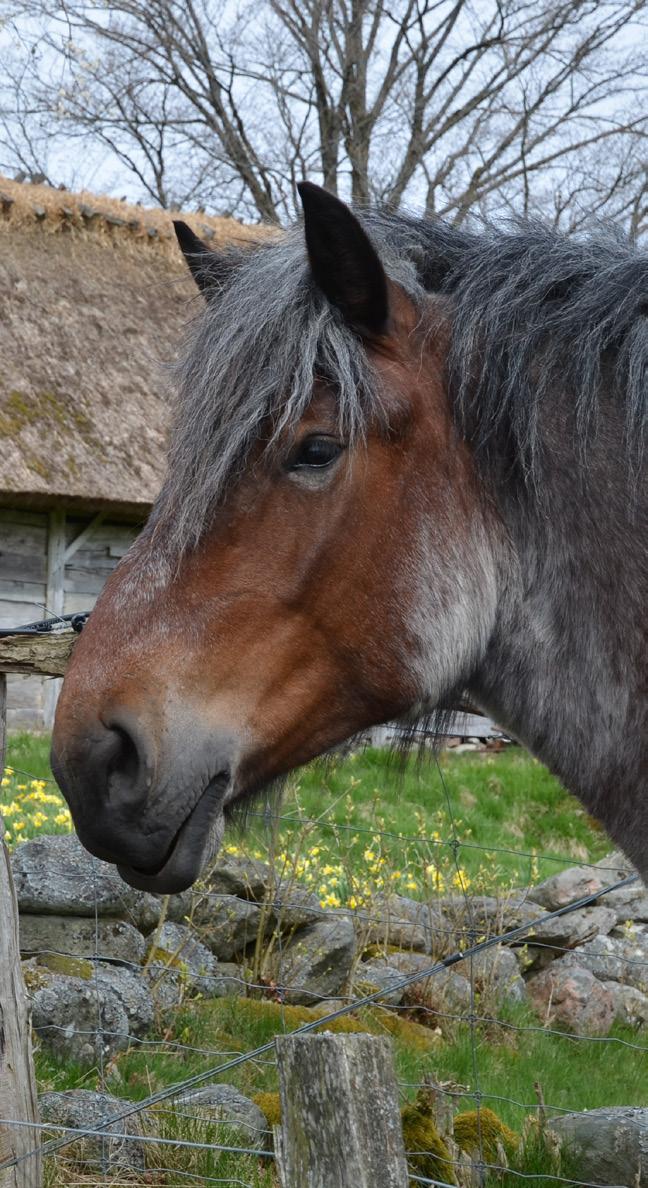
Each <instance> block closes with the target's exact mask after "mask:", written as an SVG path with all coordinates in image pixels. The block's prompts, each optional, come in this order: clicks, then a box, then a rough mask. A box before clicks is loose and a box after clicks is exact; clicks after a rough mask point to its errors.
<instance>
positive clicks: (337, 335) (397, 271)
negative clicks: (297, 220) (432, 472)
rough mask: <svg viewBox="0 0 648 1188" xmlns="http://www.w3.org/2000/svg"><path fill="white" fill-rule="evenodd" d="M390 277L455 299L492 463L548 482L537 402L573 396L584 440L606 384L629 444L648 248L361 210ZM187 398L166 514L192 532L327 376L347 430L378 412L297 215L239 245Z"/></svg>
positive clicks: (646, 308) (637, 403) (535, 228)
mask: <svg viewBox="0 0 648 1188" xmlns="http://www.w3.org/2000/svg"><path fill="white" fill-rule="evenodd" d="M360 217H361V218H362V221H363V222H364V224H365V226H366V228H367V230H368V232H369V234H370V235H371V237H372V239H373V242H374V244H375V245H376V248H377V250H378V251H379V253H380V256H381V258H382V260H383V264H384V266H385V269H386V271H387V274H388V275H389V276H390V277H391V278H392V279H393V280H395V281H397V282H398V283H399V284H400V285H401V286H403V287H404V288H405V290H406V291H407V292H408V294H409V296H410V297H411V298H412V299H413V301H414V302H415V303H416V304H417V306H419V308H420V309H421V310H423V307H424V301H425V295H426V293H430V292H436V293H440V294H446V295H448V296H449V297H450V299H451V303H452V310H453V312H452V340H451V350H450V357H449V360H448V385H449V393H450V397H451V399H452V401H453V406H454V410H455V415H456V418H457V422H458V425H459V428H460V430H461V432H462V433H463V434H464V435H465V436H466V438H467V439H468V440H469V441H470V442H471V443H472V444H473V446H474V448H475V450H476V453H477V456H478V458H479V459H481V460H482V461H483V462H485V463H486V465H487V468H488V469H489V470H495V471H498V470H499V471H500V472H502V471H504V470H506V471H511V472H513V471H517V472H521V473H523V474H524V476H525V478H528V476H529V475H532V476H533V478H534V481H536V482H537V481H538V473H537V472H538V467H539V457H540V454H541V448H540V447H541V434H540V432H539V427H538V420H539V413H540V410H541V408H542V406H543V403H544V401H545V399H546V398H547V396H548V395H549V394H551V393H553V394H554V395H555V393H556V392H557V391H558V392H560V393H564V394H565V399H566V400H569V402H570V406H571V408H572V409H573V415H574V426H575V431H576V433H577V435H578V438H579V441H580V442H581V443H582V442H584V441H586V439H587V436H588V433H589V431H590V428H591V426H592V424H593V422H594V421H595V418H596V412H597V409H598V407H599V403H600V393H601V389H602V382H603V380H604V378H605V379H606V381H607V383H608V386H610V385H611V389H612V390H613V391H614V392H615V393H616V394H618V397H619V399H622V400H623V401H624V405H625V416H626V425H627V436H628V441H634V442H638V443H639V444H640V443H641V440H642V437H643V431H644V424H645V419H646V398H645V392H646V368H647V363H648V318H647V315H648V258H647V257H646V256H644V255H642V254H640V253H639V252H637V251H636V249H634V248H632V247H631V246H630V245H628V244H626V243H625V242H623V241H622V240H621V239H620V238H618V237H615V236H613V235H610V234H599V235H597V236H595V237H593V238H590V239H587V240H585V239H577V238H566V237H564V236H561V235H558V234H557V233H555V232H553V231H552V230H550V229H549V228H547V227H544V226H542V225H537V224H524V225H520V226H516V227H513V228H512V229H510V230H501V229H495V228H487V229H485V230H482V231H480V232H478V233H477V232H473V231H464V230H457V229H455V228H452V227H450V226H448V225H446V224H444V223H441V222H432V221H426V220H415V219H412V218H409V217H408V216H406V215H386V214H384V213H380V212H373V213H365V214H361V215H360ZM175 370H176V376H175V378H176V384H177V389H178V395H179V400H178V405H177V412H176V418H175V426H174V429H173V432H172V437H171V447H170V453H169V470H168V478H167V480H166V483H165V486H164V489H163V491H162V494H161V496H160V499H159V501H158V505H157V508H156V512H155V517H154V518H155V521H156V522H159V521H160V520H162V521H164V523H165V529H166V532H167V533H168V535H169V537H170V539H171V541H172V543H173V544H174V545H175V546H176V547H178V548H184V547H186V546H191V545H192V544H193V543H195V542H196V541H197V540H198V539H199V537H200V535H201V533H202V531H203V530H204V528H205V526H206V525H207V523H208V522H209V519H210V517H211V515H212V514H213V512H214V509H215V508H216V507H217V505H218V503H219V502H220V501H221V500H222V498H223V496H224V494H225V493H226V491H227V490H228V489H229V487H230V486H231V484H232V482H234V481H235V480H236V476H237V475H238V474H239V473H240V472H241V470H242V469H243V467H244V466H245V463H246V460H247V459H248V457H249V453H250V450H251V448H252V447H253V446H254V445H255V443H257V442H258V441H259V439H260V438H261V439H262V440H263V441H264V442H265V444H266V448H268V449H272V448H273V447H275V446H276V445H277V443H278V442H279V440H280V439H281V438H282V435H283V434H284V433H285V431H286V429H288V428H290V426H292V425H294V424H295V423H296V422H297V421H298V420H299V419H300V417H301V416H302V414H303V413H304V411H305V410H306V408H307V406H308V404H309V400H310V397H311V392H312V384H313V379H314V377H315V376H316V375H321V376H323V377H325V378H326V379H327V380H328V382H329V383H330V384H332V385H333V388H334V390H335V392H336V395H337V401H338V412H339V421H340V427H341V430H342V432H343V433H344V434H345V435H346V436H348V437H350V438H352V439H353V438H354V437H358V436H362V434H363V432H364V430H365V428H366V426H367V424H368V422H369V420H370V419H372V418H375V417H376V415H379V414H380V410H381V401H380V391H379V386H378V381H377V377H376V375H375V373H374V371H373V369H372V367H371V363H370V361H369V358H368V356H367V354H366V352H365V350H364V348H363V346H362V343H361V341H360V340H359V339H358V338H357V337H356V336H355V335H354V334H353V333H352V332H351V331H350V330H349V329H348V327H346V326H345V325H344V323H343V321H342V319H341V317H340V316H339V315H338V313H337V311H336V310H334V309H333V308H332V307H331V306H330V305H329V304H328V303H327V302H326V300H325V299H324V298H323V297H322V295H321V294H320V293H319V291H318V290H317V289H316V288H315V286H314V285H313V284H312V283H311V280H310V278H309V270H308V265H307V259H306V251H305V246H304V241H303V231H302V229H301V227H299V226H297V227H293V228H292V229H290V230H289V231H288V232H287V233H286V234H285V235H283V236H282V237H281V238H280V239H277V240H275V241H272V242H269V243H268V242H265V243H263V244H261V245H259V246H258V247H255V248H253V249H248V250H247V251H241V252H240V253H234V255H233V256H232V262H231V273H230V276H229V278H228V280H227V281H226V283H225V284H224V285H223V287H222V289H221V291H220V292H219V293H215V294H214V296H213V297H212V299H211V300H210V301H209V302H208V303H207V305H206V308H205V309H204V311H203V312H202V313H201V314H200V315H199V316H198V317H197V318H196V320H195V322H194V324H193V326H192V327H191V329H190V332H189V334H188V337H187V341H186V344H185V350H184V352H183V355H182V358H181V359H180V361H179V363H178V364H177V367H176V369H175Z"/></svg>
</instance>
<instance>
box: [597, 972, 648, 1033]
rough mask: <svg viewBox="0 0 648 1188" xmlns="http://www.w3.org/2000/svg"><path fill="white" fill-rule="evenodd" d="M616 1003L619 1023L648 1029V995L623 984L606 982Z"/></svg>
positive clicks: (605, 984)
mask: <svg viewBox="0 0 648 1188" xmlns="http://www.w3.org/2000/svg"><path fill="white" fill-rule="evenodd" d="M603 985H604V986H605V988H606V990H609V991H610V994H611V995H612V1001H613V1002H614V1017H615V1019H616V1020H617V1022H619V1023H627V1024H628V1025H629V1026H630V1027H642V1028H643V1027H648V994H642V993H641V990H636V989H635V987H634V986H624V985H623V983H622V982H604V983H603Z"/></svg>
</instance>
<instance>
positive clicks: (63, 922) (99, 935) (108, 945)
mask: <svg viewBox="0 0 648 1188" xmlns="http://www.w3.org/2000/svg"><path fill="white" fill-rule="evenodd" d="M19 924H20V951H21V953H25V954H32V953H48V952H49V953H61V954H63V955H64V956H68V957H86V958H92V957H99V958H104V959H106V958H107V959H110V960H113V961H124V962H126V963H127V964H130V965H141V964H142V962H143V960H144V955H145V952H146V942H145V940H144V937H143V936H142V934H141V932H138V930H137V929H136V928H134V927H133V925H132V924H127V923H126V922H125V921H124V920H114V919H107V920H97V922H96V924H95V921H94V920H93V919H91V918H90V917H88V916H30V915H21V916H20V920H19Z"/></svg>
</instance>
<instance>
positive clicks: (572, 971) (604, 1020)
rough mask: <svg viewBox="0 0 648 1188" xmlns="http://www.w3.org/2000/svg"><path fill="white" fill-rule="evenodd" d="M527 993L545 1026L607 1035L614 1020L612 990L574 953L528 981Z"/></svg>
mask: <svg viewBox="0 0 648 1188" xmlns="http://www.w3.org/2000/svg"><path fill="white" fill-rule="evenodd" d="M527 992H528V994H529V998H530V999H531V1002H532V1004H533V1006H534V1007H535V1009H536V1010H537V1012H538V1014H539V1015H540V1018H541V1020H542V1021H543V1022H544V1023H545V1025H552V1026H558V1027H566V1028H568V1029H569V1030H570V1031H574V1032H575V1033H576V1034H577V1035H607V1033H608V1032H609V1030H610V1027H611V1026H612V1023H613V1021H614V1001H613V998H612V995H611V994H610V991H609V990H607V989H606V988H605V986H604V985H603V983H602V982H599V981H598V979H597V978H595V977H594V975H593V974H592V973H591V972H590V970H589V969H585V968H584V967H583V966H582V965H579V964H577V961H576V958H575V957H574V956H573V955H572V954H569V955H567V956H566V957H561V958H560V959H559V960H558V961H554V962H552V964H551V965H550V966H549V968H548V969H545V970H543V971H542V973H539V974H536V975H535V976H534V977H532V978H529V981H528V982H527Z"/></svg>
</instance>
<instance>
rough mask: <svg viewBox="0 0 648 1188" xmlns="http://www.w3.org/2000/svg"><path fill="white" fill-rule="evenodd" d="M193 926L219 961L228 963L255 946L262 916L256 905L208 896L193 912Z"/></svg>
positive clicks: (217, 896) (218, 896)
mask: <svg viewBox="0 0 648 1188" xmlns="http://www.w3.org/2000/svg"><path fill="white" fill-rule="evenodd" d="M193 923H194V925H195V926H196V927H197V928H198V930H199V932H200V937H201V939H202V940H203V942H204V943H205V944H206V945H207V946H208V947H209V948H210V949H211V951H212V953H213V954H214V955H215V956H216V957H218V959H219V961H231V960H232V959H233V958H235V957H237V956H238V955H239V954H240V953H243V952H244V950H245V949H246V948H247V947H248V945H253V944H254V943H255V941H256V938H257V934H258V931H259V928H260V927H261V925H262V916H261V910H260V908H259V907H258V905H257V904H256V903H251V902H250V901H249V900H247V899H238V897H237V896H236V895H216V894H211V893H210V894H209V895H208V896H207V897H206V898H205V899H204V900H203V901H202V903H201V904H200V906H199V907H198V908H197V909H196V910H194V913H193ZM268 927H271V920H270V918H269V917H268Z"/></svg>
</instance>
